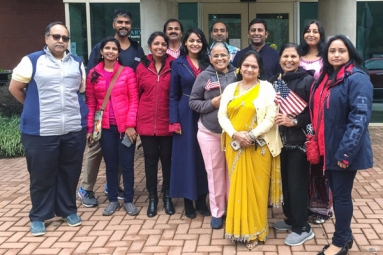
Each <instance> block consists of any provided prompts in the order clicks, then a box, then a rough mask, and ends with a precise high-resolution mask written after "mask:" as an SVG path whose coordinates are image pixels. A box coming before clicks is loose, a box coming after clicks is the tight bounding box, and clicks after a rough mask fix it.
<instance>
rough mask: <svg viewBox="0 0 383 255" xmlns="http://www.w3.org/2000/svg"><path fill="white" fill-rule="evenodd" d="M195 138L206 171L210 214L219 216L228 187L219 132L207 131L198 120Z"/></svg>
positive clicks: (224, 207) (224, 206) (222, 209)
mask: <svg viewBox="0 0 383 255" xmlns="http://www.w3.org/2000/svg"><path fill="white" fill-rule="evenodd" d="M197 139H198V142H199V146H200V148H201V152H202V156H203V160H204V162H205V168H206V172H207V180H208V185H209V200H210V211H211V215H212V216H213V217H215V218H220V217H222V216H223V214H224V213H225V210H226V201H227V194H228V187H229V181H228V176H227V174H228V173H227V167H226V158H225V152H224V151H222V150H221V134H217V133H213V132H211V131H209V130H208V129H207V128H206V127H204V126H203V125H202V123H201V122H200V121H199V122H198V133H197Z"/></svg>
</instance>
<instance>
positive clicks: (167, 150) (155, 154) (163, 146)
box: [140, 135, 173, 192]
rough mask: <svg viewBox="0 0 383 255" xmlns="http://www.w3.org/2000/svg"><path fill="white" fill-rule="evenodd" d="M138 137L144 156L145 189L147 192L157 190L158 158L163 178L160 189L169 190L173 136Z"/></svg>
mask: <svg viewBox="0 0 383 255" xmlns="http://www.w3.org/2000/svg"><path fill="white" fill-rule="evenodd" d="M140 137H141V141H142V148H143V150H144V158H145V175H146V189H147V190H148V191H149V192H157V183H158V179H157V172H158V160H159V159H160V160H161V166H162V179H163V181H162V191H164V190H169V186H170V166H171V160H172V144H173V137H172V136H143V135H141V136H140Z"/></svg>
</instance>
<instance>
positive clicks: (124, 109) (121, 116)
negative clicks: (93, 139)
mask: <svg viewBox="0 0 383 255" xmlns="http://www.w3.org/2000/svg"><path fill="white" fill-rule="evenodd" d="M119 66H120V64H119V63H118V62H116V64H115V65H114V68H113V75H114V74H115V73H116V72H117V70H118V67H119ZM103 70H104V62H100V63H99V64H98V65H97V66H96V67H95V68H93V69H92V70H90V72H89V75H88V78H87V81H86V104H87V106H88V108H89V114H88V133H90V132H92V131H93V119H94V113H95V111H98V110H100V108H101V105H102V102H103V101H104V98H105V94H106V91H107V89H106V88H105V77H104V75H103V73H104V72H103ZM93 72H97V73H98V74H99V75H100V76H99V77H98V79H97V82H96V83H93V82H91V79H92V73H93ZM112 77H113V76H112ZM112 79H113V78H112ZM111 99H112V103H113V110H114V115H115V118H116V122H117V128H118V132H120V133H124V132H125V131H126V129H127V128H128V127H135V126H136V117H137V108H138V92H137V83H136V76H135V75H134V71H133V69H132V68H130V67H124V68H123V69H122V71H121V74H120V76H119V77H118V79H117V80H116V83H115V84H114V87H113V89H112V93H111V94H110V98H109V101H108V103H107V104H106V107H105V110H104V114H103V116H102V124H101V126H102V128H110V124H109V105H110V102H111Z"/></svg>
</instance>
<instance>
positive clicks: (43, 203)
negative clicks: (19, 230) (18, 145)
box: [21, 128, 86, 222]
mask: <svg viewBox="0 0 383 255" xmlns="http://www.w3.org/2000/svg"><path fill="white" fill-rule="evenodd" d="M21 141H22V144H23V146H24V150H25V156H26V159H27V167H28V172H29V174H30V194H31V200H32V209H31V211H30V212H29V218H30V219H31V221H32V222H33V221H44V220H47V219H50V218H53V217H54V216H55V215H56V216H61V217H67V216H69V215H71V214H74V213H77V206H76V188H77V184H78V179H79V178H80V174H81V165H82V158H83V154H84V149H85V142H86V129H85V128H84V129H83V130H81V131H78V132H70V133H68V134H65V135H58V136H35V135H26V134H21Z"/></svg>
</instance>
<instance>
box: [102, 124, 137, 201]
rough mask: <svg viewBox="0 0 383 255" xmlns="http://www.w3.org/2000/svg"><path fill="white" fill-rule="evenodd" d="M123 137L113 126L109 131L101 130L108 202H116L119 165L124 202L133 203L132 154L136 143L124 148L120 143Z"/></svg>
mask: <svg viewBox="0 0 383 255" xmlns="http://www.w3.org/2000/svg"><path fill="white" fill-rule="evenodd" d="M124 135H125V134H124V133H119V132H118V130H117V126H115V125H111V126H110V129H105V128H103V129H102V135H101V139H100V145H101V150H102V154H103V156H104V160H105V165H106V182H107V184H108V198H109V202H117V195H118V165H119V164H120V166H121V171H122V179H123V184H124V202H125V203H132V202H133V196H134V189H133V187H134V152H135V150H136V143H133V144H132V145H130V147H126V146H125V145H123V144H122V143H121V142H122V139H123V138H124Z"/></svg>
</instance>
